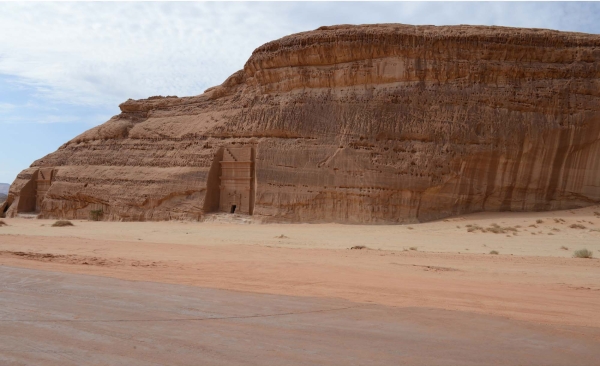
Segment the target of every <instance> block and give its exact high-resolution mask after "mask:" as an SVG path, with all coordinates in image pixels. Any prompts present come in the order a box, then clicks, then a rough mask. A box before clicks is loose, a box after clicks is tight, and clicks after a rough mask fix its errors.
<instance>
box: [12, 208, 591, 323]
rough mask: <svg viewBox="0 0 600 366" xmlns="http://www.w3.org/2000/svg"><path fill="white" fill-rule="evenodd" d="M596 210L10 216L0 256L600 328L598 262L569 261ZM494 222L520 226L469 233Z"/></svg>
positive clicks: (104, 272) (583, 242)
mask: <svg viewBox="0 0 600 366" xmlns="http://www.w3.org/2000/svg"><path fill="white" fill-rule="evenodd" d="M599 211H600V208H599V207H589V208H585V209H578V210H568V211H556V212H543V213H480V214H471V215H465V216H460V217H455V218H452V219H447V220H443V221H438V222H431V223H425V224H416V225H410V226H408V225H407V226H404V225H393V226H387V225H386V226H367V225H365V226H360V225H336V224H322V225H321V224H319V225H310V224H289V225H286V224H253V223H251V221H250V219H249V217H247V216H246V217H243V216H237V217H236V216H228V215H222V216H216V217H214V219H213V221H209V222H202V223H196V222H92V221H73V223H74V226H73V227H52V226H51V225H52V223H53V222H54V221H53V220H35V219H4V221H5V222H6V223H7V226H3V227H0V263H1V264H3V265H8V266H17V267H24V268H32V269H44V270H51V271H60V272H69V273H78V274H93V275H99V276H107V277H114V278H120V279H126V280H143V281H152V282H162V283H172V284H184V285H193V286H199V287H205V288H215V289H226V290H236V291H249V292H255V293H267V294H279V295H291V296H308V297H323V298H339V299H344V300H348V301H352V302H358V303H374V304H380V305H386V306H397V307H408V306H412V307H414V306H416V307H428V308H437V309H446V310H460V311H466V312H473V313H479V314H491V315H497V316H504V317H508V318H511V319H516V320H524V321H533V322H540V323H547V324H564V325H577V326H591V327H600V317H598V316H597V313H598V310H599V309H600V286H599V283H600V282H599V280H600V260H598V259H596V258H592V259H582V258H573V252H574V251H575V250H578V249H583V248H587V249H588V250H591V251H592V252H593V253H594V256H595V257H600V217H599V216H600V215H597V214H595V212H596V213H598V212H599ZM540 220H541V221H542V222H541V223H539V221H540ZM493 224H496V225H497V226H500V227H503V228H509V227H513V228H516V230H517V232H516V233H515V232H513V231H508V233H498V234H497V233H493V232H482V231H481V230H476V231H474V232H469V231H468V226H469V225H471V227H473V226H475V225H477V226H479V227H483V228H489V227H491V225H493ZM574 224H577V225H582V226H584V227H585V228H583V229H582V228H571V226H572V225H574ZM534 226H535V227H534ZM551 234H552V235H551ZM355 246H365V247H366V248H365V249H361V250H357V249H354V250H352V249H349V248H352V247H355ZM565 248H568V249H565ZM492 250H495V251H498V252H499V254H498V255H493V254H489V253H490V252H491V251H492Z"/></svg>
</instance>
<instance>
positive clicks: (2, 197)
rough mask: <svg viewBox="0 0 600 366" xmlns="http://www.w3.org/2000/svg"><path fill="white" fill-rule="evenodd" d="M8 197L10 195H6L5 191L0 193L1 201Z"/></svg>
mask: <svg viewBox="0 0 600 366" xmlns="http://www.w3.org/2000/svg"><path fill="white" fill-rule="evenodd" d="M6 197H8V196H7V195H5V194H4V193H0V203H2V202H4V201H6Z"/></svg>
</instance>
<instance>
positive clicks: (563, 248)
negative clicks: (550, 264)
mask: <svg viewBox="0 0 600 366" xmlns="http://www.w3.org/2000/svg"><path fill="white" fill-rule="evenodd" d="M560 249H562V250H569V248H568V247H565V246H564V245H563V246H562V247H560Z"/></svg>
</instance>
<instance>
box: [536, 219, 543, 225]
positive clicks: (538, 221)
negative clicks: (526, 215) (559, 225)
mask: <svg viewBox="0 0 600 366" xmlns="http://www.w3.org/2000/svg"><path fill="white" fill-rule="evenodd" d="M535 222H536V223H538V224H543V223H544V220H540V219H537V220H535Z"/></svg>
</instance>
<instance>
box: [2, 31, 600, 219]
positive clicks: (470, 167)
mask: <svg viewBox="0 0 600 366" xmlns="http://www.w3.org/2000/svg"><path fill="white" fill-rule="evenodd" d="M209 71H210V70H205V72H209ZM190 77H193V75H190ZM120 107H121V111H122V113H121V114H119V115H117V116H115V117H113V118H111V119H110V120H109V121H108V122H106V123H104V124H102V125H100V126H98V127H95V128H93V129H91V130H89V131H87V132H85V133H83V134H82V135H80V136H77V137H76V138H74V139H73V140H71V141H69V142H67V143H66V144H64V145H63V146H61V147H60V148H59V149H58V150H57V151H56V152H54V153H52V154H50V155H48V156H46V157H44V158H42V159H40V160H37V161H35V162H34V163H33V164H32V166H31V168H29V169H26V170H24V171H23V172H22V173H21V174H20V175H19V176H18V178H17V180H16V181H15V182H14V183H13V185H12V186H11V190H10V194H9V198H8V200H7V203H6V204H5V206H4V207H3V208H2V209H3V210H6V212H7V214H8V215H9V216H11V215H12V216H14V215H17V213H18V212H19V211H20V212H27V211H34V212H39V214H40V215H41V216H42V217H52V218H59V217H60V218H88V217H89V214H90V211H92V210H95V211H98V210H102V213H103V215H102V218H103V219H104V220H169V219H188V220H189V219H191V220H201V219H203V217H204V216H205V215H206V214H207V213H209V212H216V211H227V210H228V208H229V207H230V206H231V205H230V203H229V201H227V202H226V203H225V206H227V207H226V208H223V207H224V204H223V200H222V199H221V197H220V195H221V192H222V190H223V189H224V188H223V186H224V185H223V184H221V183H222V182H221V176H222V166H223V164H224V163H222V162H223V161H224V160H223V159H224V153H225V157H227V156H229V155H227V149H242V150H230V151H246V152H247V154H250V155H247V156H250V158H248V159H246V158H244V159H246V160H247V161H246V160H244V161H246V163H244V164H241V165H243V166H244V167H245V168H244V169H246V167H250V171H251V173H250V176H251V178H250V180H249V182H250V183H243V186H244V187H245V188H244V189H246V188H247V189H248V191H247V192H250V193H249V194H251V196H252V197H250V198H248V199H247V200H246V198H244V202H249V205H250V206H251V207H248V208H247V211H244V212H250V213H252V214H253V215H254V216H255V217H259V218H261V219H263V220H266V221H288V222H341V223H408V222H418V221H427V220H435V219H440V218H444V217H448V216H451V215H457V214H463V213H468V212H476V211H532V210H535V211H537V210H553V209H565V208H574V207H582V206H587V205H591V204H597V203H600V36H598V35H590V34H582V33H565V32H557V31H551V30H541V29H519V28H503V27H479V26H477V27H475V26H449V27H434V26H409V25H401V24H383V25H367V26H350V25H342V26H333V27H322V28H319V29H318V30H315V31H311V32H304V33H299V34H294V35H291V36H288V37H284V38H282V39H279V40H276V41H273V42H269V43H267V44H265V45H263V46H261V47H259V48H258V49H256V50H255V51H254V53H253V54H252V56H251V57H250V59H249V60H248V61H247V63H246V65H245V66H244V68H243V70H240V71H238V72H236V73H235V74H233V75H232V76H231V77H229V78H228V79H227V80H226V81H225V82H224V83H223V84H222V85H220V86H217V87H214V88H210V89H208V90H207V91H205V92H204V94H201V95H199V96H195V97H186V98H177V97H164V98H163V97H153V98H149V99H145V100H128V101H126V102H125V103H123V104H121V106H120ZM225 164H227V163H225ZM236 164H237V163H236ZM230 165H231V164H230ZM238 165H239V164H238ZM41 168H45V170H44V172H46V173H45V177H48V176H50V177H51V179H50V181H44V182H41V184H42V185H43V187H45V189H46V191H42V193H43V194H44V196H43V197H41V198H40V197H38V198H37V199H32V198H31V196H32V195H35V194H36V187H37V186H36V184H38V181H39V175H40V174H39V172H40V171H41ZM47 168H52V169H51V170H52V172H51V174H48V169H47ZM244 172H245V173H244V174H247V169H246V170H244ZM244 179H245V180H244V182H248V179H246V178H244ZM236 184H237V183H236ZM246 186H247V187H246ZM240 187H241V183H240ZM227 189H229V188H227ZM227 194H228V195H232V197H234V198H235V197H237V196H235V195H236V194H238V193H236V192H233V193H232V192H230V191H228V193H227ZM25 197H29V198H27V199H25ZM240 197H242V196H240ZM244 197H245V196H244ZM20 199H23V202H25V201H27V202H29V203H28V204H24V203H23V202H21V204H20V202H19V200H20ZM31 202H38V204H32V203H31ZM231 202H234V201H231ZM240 202H241V201H240ZM32 205H33V206H37V207H31V206H32ZM244 205H247V204H246V203H244ZM26 206H27V207H26ZM19 207H20V208H19ZM245 210H246V209H245Z"/></svg>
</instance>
